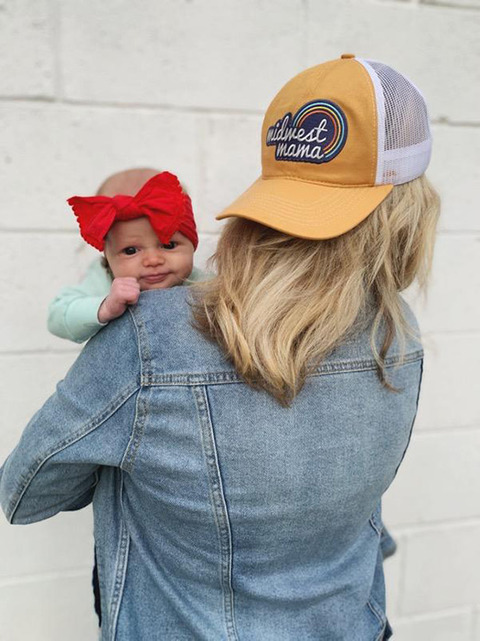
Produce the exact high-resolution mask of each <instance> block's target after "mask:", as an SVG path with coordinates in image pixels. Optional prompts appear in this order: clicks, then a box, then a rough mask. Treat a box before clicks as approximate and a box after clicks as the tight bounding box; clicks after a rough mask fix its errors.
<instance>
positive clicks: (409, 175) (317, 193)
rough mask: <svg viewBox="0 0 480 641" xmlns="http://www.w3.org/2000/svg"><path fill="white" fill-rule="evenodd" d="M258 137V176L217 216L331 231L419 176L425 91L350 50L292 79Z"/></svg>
mask: <svg viewBox="0 0 480 641" xmlns="http://www.w3.org/2000/svg"><path fill="white" fill-rule="evenodd" d="M261 143H262V175H261V177H260V178H259V179H258V180H257V181H255V182H254V183H253V185H252V186H251V187H250V188H249V189H247V191H245V192H244V193H243V194H242V195H241V196H240V197H239V198H237V200H235V201H234V202H233V203H232V204H231V205H230V206H229V207H227V208H226V209H225V210H224V211H222V212H221V213H220V214H219V215H218V216H217V217H216V218H217V220H221V219H223V218H229V217H231V216H237V217H240V218H248V219H250V220H254V221H256V222H259V223H262V224H263V225H266V226H267V227H272V228H274V229H278V230H279V231H283V232H285V233H287V234H290V235H292V236H299V237H302V238H312V239H325V238H333V237H335V236H340V235H341V234H344V233H345V232H347V231H349V230H350V229H352V228H353V227H355V226H356V225H358V224H359V223H360V222H362V220H364V219H365V218H366V217H367V216H368V215H369V214H370V213H371V212H372V211H373V210H374V209H375V208H376V207H377V206H378V205H379V204H380V203H381V202H382V201H383V200H384V199H385V198H386V197H387V196H388V194H389V193H390V191H391V190H392V189H393V186H394V185H400V184H402V183H406V182H409V181H410V180H413V179H414V178H417V177H418V176H421V175H422V174H423V173H424V171H425V169H426V168H427V166H428V163H429V160H430V155H431V146H432V139H431V133H430V127H429V123H428V113H427V106H426V104H425V99H424V98H423V96H422V94H421V92H420V91H419V89H417V87H416V86H415V85H414V84H413V83H412V82H411V81H410V80H408V79H407V78H406V77H405V76H403V75H402V74H400V73H399V72H398V71H395V70H394V69H392V68H391V67H389V66H388V65H386V64H383V63H381V62H376V61H373V60H364V59H362V58H356V57H355V56H354V55H353V54H350V53H346V54H343V55H342V56H341V58H339V59H337V60H332V61H330V62H325V63H323V64H320V65H317V66H315V67H312V68H310V69H306V70H305V71H303V72H302V73H300V74H298V75H297V76H295V77H294V78H292V80H290V81H289V82H287V84H286V85H285V86H284V87H283V88H282V89H281V90H280V91H279V93H278V94H277V95H276V96H275V98H274V99H273V101H272V103H271V104H270V106H269V107H268V109H267V112H266V114H265V118H264V121H263V126H262V141H261Z"/></svg>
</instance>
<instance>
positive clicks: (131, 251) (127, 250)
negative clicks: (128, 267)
mask: <svg viewBox="0 0 480 641" xmlns="http://www.w3.org/2000/svg"><path fill="white" fill-rule="evenodd" d="M136 253H137V248H136V247H125V249H122V254H126V255H127V256H133V255H134V254H136Z"/></svg>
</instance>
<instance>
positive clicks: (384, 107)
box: [356, 58, 432, 185]
mask: <svg viewBox="0 0 480 641" xmlns="http://www.w3.org/2000/svg"><path fill="white" fill-rule="evenodd" d="M356 60H357V62H359V63H360V64H361V65H363V67H365V69H366V71H367V72H368V74H369V76H370V78H371V80H372V83H373V86H374V89H375V95H376V102H377V118H378V156H377V175H376V178H375V184H376V185H392V184H393V185H401V184H402V183H406V182H409V181H410V180H413V179H414V178H418V176H421V175H422V174H423V173H424V172H425V170H426V168H427V167H428V163H429V162H430V156H431V153H432V136H431V133H430V127H429V124H428V112H427V105H426V104H425V99H424V98H423V96H422V94H421V92H420V91H419V89H417V87H415V85H414V84H413V83H412V82H410V80H407V78H405V76H403V75H402V74H401V73H398V71H395V69H392V68H391V67H389V66H388V65H385V64H383V63H381V62H375V61H374V60H363V59H361V58H356Z"/></svg>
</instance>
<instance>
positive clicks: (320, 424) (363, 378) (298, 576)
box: [87, 288, 423, 641]
mask: <svg viewBox="0 0 480 641" xmlns="http://www.w3.org/2000/svg"><path fill="white" fill-rule="evenodd" d="M188 295H189V293H188V291H187V290H186V289H181V288H176V289H174V290H169V291H163V292H147V293H144V294H142V296H141V298H140V302H139V304H138V305H137V307H136V308H134V309H133V310H132V313H131V317H130V318H128V316H126V317H125V318H124V319H121V320H120V321H118V323H115V324H114V325H113V326H112V327H109V328H107V329H105V330H103V332H102V333H101V335H100V336H99V341H101V342H102V345H105V344H106V347H103V348H102V351H103V350H105V352H106V353H108V351H109V347H108V346H110V348H111V349H113V350H114V351H117V350H118V348H115V347H114V345H115V343H116V342H118V338H119V336H118V334H119V330H120V328H118V327H116V325H117V324H121V325H122V328H121V330H120V331H121V333H122V334H123V332H127V333H132V334H133V333H135V334H136V336H135V338H132V339H128V338H127V337H125V336H124V337H123V338H122V344H123V345H124V346H125V350H129V349H133V350H137V344H138V352H139V354H140V359H141V383H142V386H141V388H140V389H139V391H138V392H137V393H136V394H135V400H134V398H133V397H131V400H130V401H128V402H127V404H126V405H124V406H122V408H120V409H119V411H118V412H117V413H116V415H114V416H113V417H112V419H113V421H112V426H113V424H115V425H116V428H115V429H117V430H119V431H120V432H121V433H123V434H129V436H130V438H129V441H128V446H127V448H126V450H125V452H124V454H123V456H122V463H121V466H120V467H121V468H122V469H121V470H120V469H115V468H104V469H103V470H102V474H101V479H100V483H99V485H98V486H97V490H96V493H95V499H94V507H95V521H96V541H97V546H98V549H97V554H98V560H99V568H100V581H101V588H102V589H101V593H102V599H103V611H104V612H106V613H108V615H107V616H108V621H106V622H105V624H106V625H105V627H104V637H103V638H104V639H113V638H114V635H115V629H116V636H115V638H116V639H117V641H123V640H127V639H128V640H131V639H134V638H135V639H147V638H148V639H152V640H153V639H211V640H213V639H215V640H220V639H237V638H238V639H245V640H247V639H248V640H261V641H268V640H270V639H271V640H275V641H279V640H282V641H290V640H292V641H293V640H297V639H321V640H322V641H333V640H338V641H340V640H345V639H347V638H348V639H349V640H352V641H353V640H355V639H358V640H359V641H360V640H361V641H365V640H366V639H372V640H373V639H377V638H382V637H378V635H379V634H380V632H381V631H382V630H384V629H385V625H386V623H385V615H384V609H385V608H384V588H383V570H382V566H381V555H380V554H379V538H380V528H381V521H380V498H381V495H382V493H383V492H384V491H385V490H386V488H387V487H388V486H389V484H390V483H391V481H392V479H393V477H394V475H395V472H396V470H397V467H398V465H399V464H400V462H401V460H402V457H403V455H404V452H405V449H406V447H407V444H408V440H409V437H410V431H411V427H412V424H413V420H414V417H415V413H416V408H417V399H418V392H419V384H420V379H421V370H422V355H423V354H422V348H421V345H420V344H419V343H418V342H415V341H413V340H409V341H408V342H407V349H406V356H405V362H404V364H403V365H401V366H400V367H398V369H392V368H391V367H389V368H388V372H389V374H390V382H391V383H393V385H394V386H395V387H397V388H399V389H401V391H400V392H399V393H395V392H391V391H388V390H386V389H385V387H383V386H382V385H381V383H380V381H379V378H378V376H377V374H376V362H375V360H374V358H373V356H372V353H371V349H370V346H369V327H368V326H366V327H365V329H364V331H362V332H361V333H360V334H358V335H357V336H354V337H353V338H351V339H350V340H349V341H348V342H346V343H344V344H343V345H342V346H341V347H340V348H338V349H337V350H335V352H334V353H332V354H331V355H330V356H329V357H328V358H327V360H326V361H325V362H324V363H323V364H322V365H321V367H320V368H318V370H317V372H316V374H314V375H312V376H309V377H308V378H307V382H306V384H305V386H304V388H303V389H302V390H301V392H300V393H299V394H298V396H297V397H296V398H295V400H294V401H293V403H292V405H291V407H290V408H286V407H282V406H281V405H280V404H279V403H278V402H277V401H276V400H275V399H274V398H273V397H272V396H270V395H269V394H267V393H266V392H263V391H257V390H254V389H252V388H251V387H250V386H248V385H246V384H245V383H244V382H242V380H241V379H240V378H239V376H238V374H236V372H235V370H234V368H233V366H232V365H231V364H230V363H229V362H228V361H227V360H226V359H225V358H224V356H223V355H222V352H221V350H220V349H219V348H218V346H217V345H216V344H215V343H213V342H209V341H207V340H206V339H205V338H204V337H203V336H202V335H201V334H200V333H199V332H197V331H196V330H194V329H193V328H192V326H191V319H190V307H189V305H188V302H187V299H186V297H187V296H188ZM405 310H406V313H407V314H408V318H409V320H410V322H411V323H413V324H414V323H415V321H414V319H413V316H412V315H411V312H410V311H409V310H408V308H407V306H406V305H405ZM132 319H133V321H134V323H132ZM134 326H135V329H134ZM95 343H96V339H94V340H93V341H91V344H90V345H89V346H88V347H87V350H88V349H89V348H91V349H92V350H95ZM397 354H398V349H397V344H396V342H394V343H393V345H392V346H391V348H390V350H389V353H388V357H387V361H386V363H387V365H390V366H392V365H394V364H395V363H397V361H398V355H397ZM116 358H118V357H116ZM125 358H127V356H125ZM131 358H133V357H132V356H131V357H130V359H131ZM136 375H137V374H136V372H131V376H132V377H134V376H136ZM129 403H130V407H127V406H128V404H129ZM119 424H121V427H119ZM107 455H109V453H107ZM102 456H104V455H102V451H101V449H100V448H99V450H98V455H96V456H95V461H94V462H95V463H97V464H98V463H99V464H102V465H105V464H107V465H108V464H109V461H108V460H105V458H103V460H102ZM92 462H93V461H92ZM112 505H114V506H116V507H117V508H118V509H112ZM374 571H375V574H374ZM117 617H118V618H117Z"/></svg>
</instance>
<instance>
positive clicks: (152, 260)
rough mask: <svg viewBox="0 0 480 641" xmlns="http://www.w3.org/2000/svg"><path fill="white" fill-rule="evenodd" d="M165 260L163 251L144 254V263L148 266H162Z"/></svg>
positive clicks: (150, 251) (149, 251)
mask: <svg viewBox="0 0 480 641" xmlns="http://www.w3.org/2000/svg"><path fill="white" fill-rule="evenodd" d="M164 260H165V256H164V252H163V251H162V250H161V249H149V250H148V251H146V252H145V254H144V262H145V263H146V264H147V265H160V264H161V263H163V262H164Z"/></svg>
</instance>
